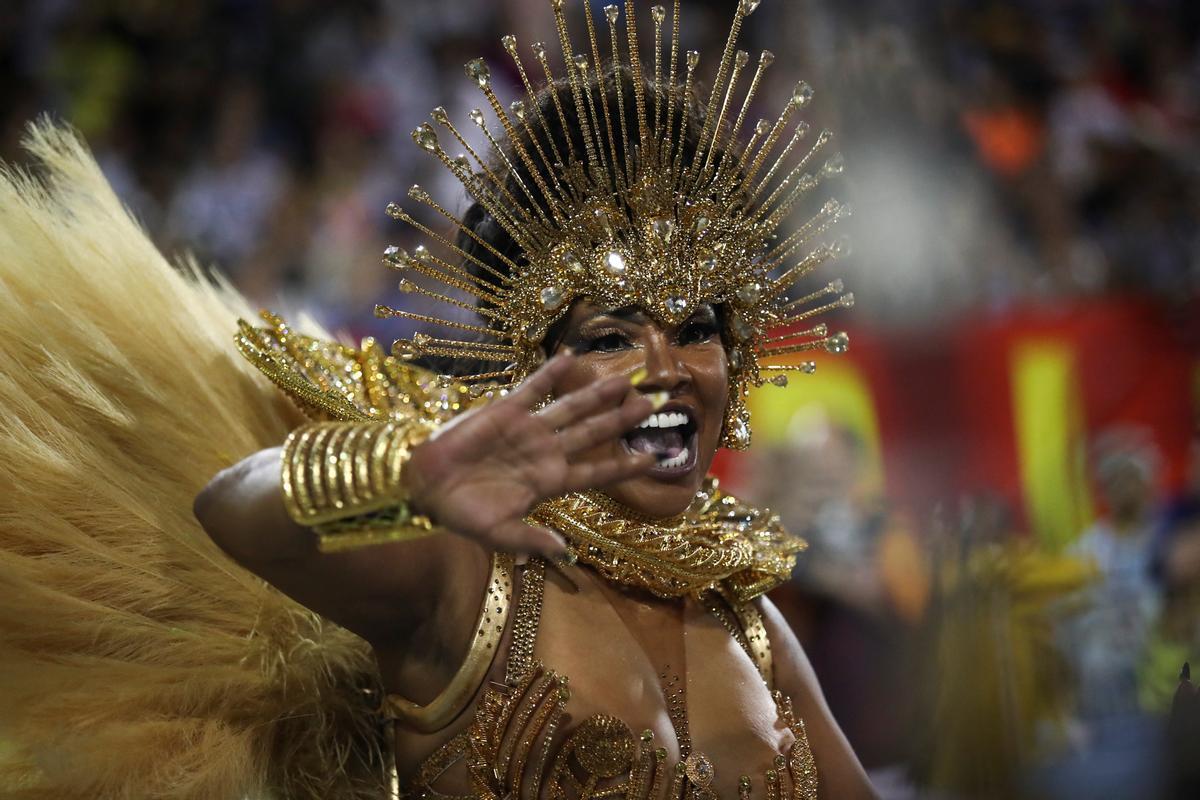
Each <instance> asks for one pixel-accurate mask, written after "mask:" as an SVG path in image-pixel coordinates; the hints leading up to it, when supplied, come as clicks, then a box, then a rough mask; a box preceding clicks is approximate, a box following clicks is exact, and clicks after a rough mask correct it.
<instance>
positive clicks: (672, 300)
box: [664, 297, 688, 314]
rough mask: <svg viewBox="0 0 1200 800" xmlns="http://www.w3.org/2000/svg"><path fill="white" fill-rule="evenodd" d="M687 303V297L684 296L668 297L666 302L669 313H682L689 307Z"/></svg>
mask: <svg viewBox="0 0 1200 800" xmlns="http://www.w3.org/2000/svg"><path fill="white" fill-rule="evenodd" d="M687 304H688V302H687V298H684V297H668V298H667V301H666V303H664V305H665V306H666V308H667V313H669V314H679V313H681V312H682V311H683V310H684V309H685V308H687Z"/></svg>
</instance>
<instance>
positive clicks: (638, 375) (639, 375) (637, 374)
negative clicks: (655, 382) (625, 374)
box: [629, 367, 650, 386]
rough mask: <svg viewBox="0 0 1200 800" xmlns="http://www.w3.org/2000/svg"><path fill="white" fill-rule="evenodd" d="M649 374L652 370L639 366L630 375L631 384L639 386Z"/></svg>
mask: <svg viewBox="0 0 1200 800" xmlns="http://www.w3.org/2000/svg"><path fill="white" fill-rule="evenodd" d="M649 374H650V371H649V370H647V369H646V368H645V367H639V368H638V369H635V370H634V371H633V374H632V375H630V376H629V385H630V386H637V385H638V384H639V383H641V382H642V381H644V380H646V376H647V375H649Z"/></svg>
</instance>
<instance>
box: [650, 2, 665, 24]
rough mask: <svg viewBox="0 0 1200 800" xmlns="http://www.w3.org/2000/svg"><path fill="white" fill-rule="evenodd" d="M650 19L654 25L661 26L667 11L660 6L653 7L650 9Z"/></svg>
mask: <svg viewBox="0 0 1200 800" xmlns="http://www.w3.org/2000/svg"><path fill="white" fill-rule="evenodd" d="M650 17H651V19H653V20H654V23H655V24H656V25H662V24H663V20H665V19H666V18H667V10H666V9H665V8H663V7H662V6H654V7H653V8H651V9H650Z"/></svg>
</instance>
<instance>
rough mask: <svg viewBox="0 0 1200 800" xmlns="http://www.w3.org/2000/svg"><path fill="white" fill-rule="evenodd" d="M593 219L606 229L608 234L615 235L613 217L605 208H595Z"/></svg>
mask: <svg viewBox="0 0 1200 800" xmlns="http://www.w3.org/2000/svg"><path fill="white" fill-rule="evenodd" d="M592 219H594V220H595V221H596V223H597V224H598V225H599V226H600V227H601V228H603V229H604V232H605V233H606V234H608V235H609V236H612V235H613V224H612V217H610V216H609V214H608V212H607V211H605V210H604V209H603V208H597V209H595V210H594V211H592Z"/></svg>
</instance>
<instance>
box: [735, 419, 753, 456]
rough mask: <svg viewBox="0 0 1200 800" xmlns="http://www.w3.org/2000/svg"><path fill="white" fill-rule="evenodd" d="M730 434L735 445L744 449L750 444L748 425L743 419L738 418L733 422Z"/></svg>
mask: <svg viewBox="0 0 1200 800" xmlns="http://www.w3.org/2000/svg"><path fill="white" fill-rule="evenodd" d="M730 435H732V436H733V441H734V444H735V446H737V447H739V448H742V449H745V448H747V447H749V446H750V426H749V425H747V424H746V421H745V420H742V419H739V420H737V421H735V422H734V423H733V426H732V430H731V431H730Z"/></svg>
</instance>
